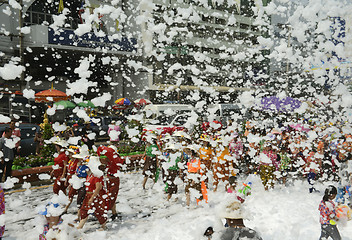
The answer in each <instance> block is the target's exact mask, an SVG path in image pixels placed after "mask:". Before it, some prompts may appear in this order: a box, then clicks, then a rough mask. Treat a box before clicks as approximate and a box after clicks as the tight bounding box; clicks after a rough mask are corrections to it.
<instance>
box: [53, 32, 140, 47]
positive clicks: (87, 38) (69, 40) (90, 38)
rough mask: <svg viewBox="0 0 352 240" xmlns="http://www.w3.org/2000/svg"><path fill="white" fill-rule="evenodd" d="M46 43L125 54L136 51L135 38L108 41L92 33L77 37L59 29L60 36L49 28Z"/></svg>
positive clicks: (106, 38) (72, 33)
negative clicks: (102, 49)
mask: <svg viewBox="0 0 352 240" xmlns="http://www.w3.org/2000/svg"><path fill="white" fill-rule="evenodd" d="M48 43H49V44H58V45H66V46H75V47H86V48H97V47H100V48H105V49H108V50H115V51H125V52H132V51H136V50H137V48H136V45H137V39H135V38H130V39H128V38H127V37H122V38H121V39H112V40H110V39H109V37H107V36H105V37H98V36H97V35H95V34H94V33H93V32H89V33H85V34H83V35H82V36H77V35H76V34H75V33H74V31H73V30H70V29H61V30H60V34H55V31H54V30H53V29H51V28H49V34H48Z"/></svg>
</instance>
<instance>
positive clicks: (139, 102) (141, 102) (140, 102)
mask: <svg viewBox="0 0 352 240" xmlns="http://www.w3.org/2000/svg"><path fill="white" fill-rule="evenodd" d="M134 103H135V104H136V105H137V106H145V105H149V104H152V102H151V101H149V100H148V99H143V98H140V99H137V100H135V101H134Z"/></svg>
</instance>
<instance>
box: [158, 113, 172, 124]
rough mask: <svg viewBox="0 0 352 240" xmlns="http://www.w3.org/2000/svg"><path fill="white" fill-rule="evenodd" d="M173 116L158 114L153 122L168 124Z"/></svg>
mask: <svg viewBox="0 0 352 240" xmlns="http://www.w3.org/2000/svg"><path fill="white" fill-rule="evenodd" d="M174 118H175V115H171V116H169V115H160V116H158V117H157V118H156V119H155V123H156V124H159V125H169V124H171V121H172V119H174Z"/></svg>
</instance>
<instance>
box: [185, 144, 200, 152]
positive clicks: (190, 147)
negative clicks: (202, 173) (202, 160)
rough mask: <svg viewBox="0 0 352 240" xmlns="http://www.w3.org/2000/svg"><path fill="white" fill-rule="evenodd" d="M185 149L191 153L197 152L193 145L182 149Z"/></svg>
mask: <svg viewBox="0 0 352 240" xmlns="http://www.w3.org/2000/svg"><path fill="white" fill-rule="evenodd" d="M186 148H187V149H189V150H192V151H197V150H196V149H195V147H194V146H193V145H187V146H185V147H184V148H183V149H186Z"/></svg>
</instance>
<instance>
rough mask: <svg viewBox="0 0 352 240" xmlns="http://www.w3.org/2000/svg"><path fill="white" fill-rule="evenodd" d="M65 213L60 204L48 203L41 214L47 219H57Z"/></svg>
mask: <svg viewBox="0 0 352 240" xmlns="http://www.w3.org/2000/svg"><path fill="white" fill-rule="evenodd" d="M62 213H63V209H62V207H61V206H60V204H58V203H52V202H50V203H48V204H47V205H46V206H45V208H44V209H42V210H41V211H40V212H39V214H40V215H43V216H47V217H57V216H60V215H61V214H62Z"/></svg>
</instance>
